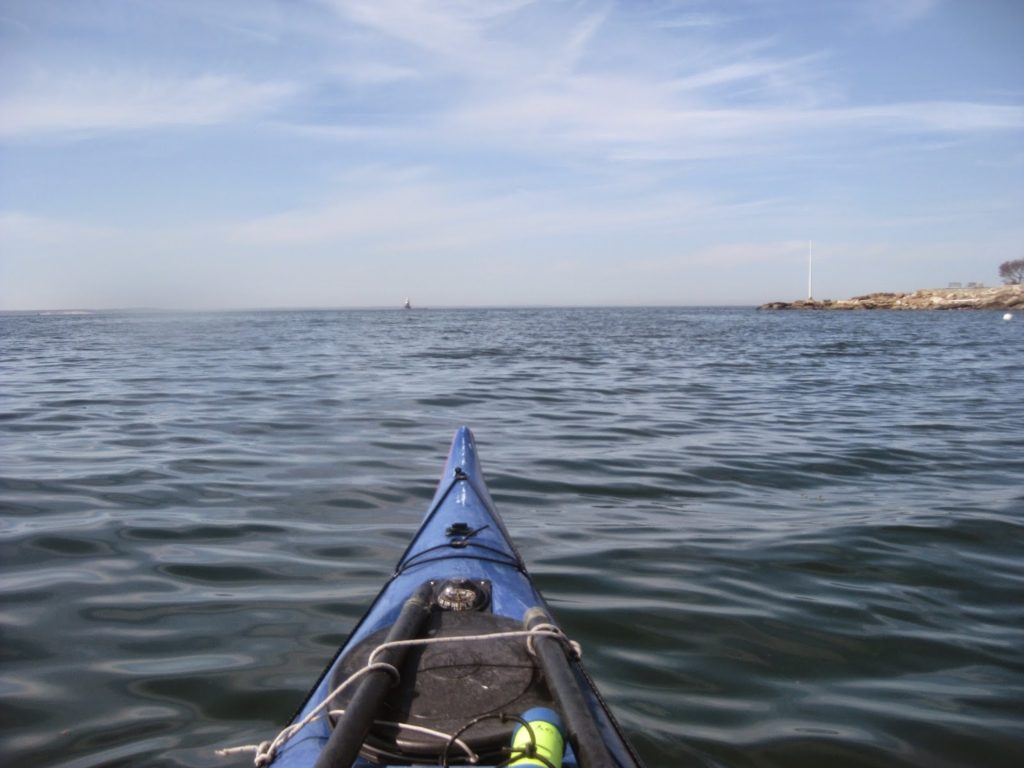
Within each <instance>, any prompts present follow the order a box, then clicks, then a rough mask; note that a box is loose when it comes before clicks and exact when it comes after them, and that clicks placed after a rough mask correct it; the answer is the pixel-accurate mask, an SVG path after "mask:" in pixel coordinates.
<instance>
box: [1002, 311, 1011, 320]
mask: <svg viewBox="0 0 1024 768" xmlns="http://www.w3.org/2000/svg"><path fill="white" fill-rule="evenodd" d="M1003 320H1013V315H1011V314H1010V313H1009V312H1007V313H1006V314H1005V315H1003Z"/></svg>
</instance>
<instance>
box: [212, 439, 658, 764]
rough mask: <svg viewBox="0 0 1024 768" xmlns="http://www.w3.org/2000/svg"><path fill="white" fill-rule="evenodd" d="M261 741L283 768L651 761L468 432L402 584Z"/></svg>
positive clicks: (394, 581)
mask: <svg viewBox="0 0 1024 768" xmlns="http://www.w3.org/2000/svg"><path fill="white" fill-rule="evenodd" d="M537 713H541V714H537ZM537 718H539V719H537ZM556 721H557V726H556V725H554V724H553V723H554V722H556ZM563 723H564V725H563ZM563 731H564V734H563ZM551 734H554V735H555V736H557V738H554V737H553V736H551ZM549 737H550V738H549ZM552 738H554V741H551V739H552ZM555 742H557V744H558V746H557V747H555V746H552V744H554V743H555ZM562 745H564V748H563V746H562ZM248 749H249V750H250V751H255V752H256V756H255V761H254V762H255V764H256V765H257V766H267V765H272V766H274V768H299V767H300V766H301V767H302V768H308V767H309V766H315V768H339V766H345V767H346V768H348V766H354V767H356V768H371V767H372V768H381V767H384V766H392V765H405V766H410V765H412V766H416V765H442V766H446V765H455V764H466V763H469V764H476V765H481V764H482V765H491V766H504V765H514V766H519V765H523V766H526V765H534V766H548V767H549V768H642V764H641V762H640V760H639V757H637V755H636V753H635V751H634V750H633V748H632V746H631V745H630V744H629V743H628V741H627V740H626V738H625V736H624V735H623V734H622V732H621V729H620V728H619V726H618V724H617V723H616V722H615V720H614V718H613V717H612V715H611V713H610V711H609V710H608V708H607V706H606V704H605V703H604V701H603V699H602V698H601V696H600V694H599V692H598V691H597V689H596V687H595V686H594V684H593V682H592V681H591V679H590V677H589V676H588V675H587V673H586V671H585V670H584V669H583V667H582V665H581V663H580V649H579V645H578V644H576V643H573V642H571V641H569V640H568V638H567V637H566V636H565V634H564V633H563V631H562V630H561V629H560V628H559V627H558V625H557V624H556V623H555V621H554V620H553V619H552V618H551V612H550V610H549V609H548V607H547V606H546V604H545V602H544V599H543V597H542V596H541V595H540V593H539V592H538V591H537V589H536V587H535V586H534V585H533V583H532V581H531V579H530V577H529V574H528V572H527V570H526V566H525V564H524V561H523V559H522V557H521V556H520V554H519V552H518V551H517V550H516V548H515V546H514V545H513V543H512V541H511V539H510V537H509V535H508V532H507V530H506V529H505V526H504V524H503V522H502V520H501V518H500V517H499V516H498V514H497V511H496V510H495V508H494V504H493V501H492V500H491V498H490V494H489V493H488V491H487V487H486V484H485V483H484V481H483V475H482V472H481V470H480V465H479V461H478V459H477V456H476V446H475V442H474V440H473V436H472V433H471V432H470V431H469V430H468V429H467V428H465V427H463V428H461V429H460V430H458V431H457V432H456V435H455V438H454V440H453V443H452V449H451V452H450V454H449V457H448V462H447V464H446V467H445V471H444V473H443V474H442V478H441V481H440V483H439V484H438V489H437V491H436V493H435V495H434V499H433V501H432V503H431V505H430V507H429V508H428V511H427V514H426V516H425V517H424V520H423V522H422V524H421V525H420V528H419V529H418V531H417V532H416V534H415V535H414V536H413V538H412V540H411V541H410V543H409V546H408V547H407V548H406V550H405V552H404V553H403V554H402V556H401V558H400V559H399V561H398V564H397V566H396V568H395V570H394V573H393V574H392V576H391V577H390V579H388V580H387V582H386V583H385V585H384V587H383V588H382V589H381V591H380V593H379V594H378V595H377V598H376V599H375V600H374V602H373V603H372V605H371V606H370V607H369V609H368V610H367V612H366V614H365V615H364V616H363V618H362V619H361V620H360V621H359V623H358V624H357V625H356V627H355V629H354V630H353V631H352V633H351V635H350V636H349V638H348V640H347V641H346V642H345V643H344V644H343V645H342V647H341V648H340V649H339V650H338V652H337V653H336V654H335V657H334V659H332V661H331V662H330V663H329V664H328V665H327V667H326V669H325V670H324V672H323V674H322V675H321V677H320V679H319V680H318V681H317V682H316V684H315V685H314V687H313V689H312V690H311V691H310V693H309V695H308V696H307V697H306V701H305V703H304V704H303V705H302V707H300V709H299V711H298V712H297V713H296V715H295V716H294V717H293V718H292V721H291V724H290V725H289V726H287V727H286V728H285V729H284V730H282V731H281V732H280V733H279V734H278V736H277V737H276V738H275V739H274V740H273V741H271V742H264V743H263V744H261V745H259V746H258V747H255V746H253V747H249V748H248ZM230 752H231V753H232V754H233V753H234V750H230ZM545 755H546V756H545Z"/></svg>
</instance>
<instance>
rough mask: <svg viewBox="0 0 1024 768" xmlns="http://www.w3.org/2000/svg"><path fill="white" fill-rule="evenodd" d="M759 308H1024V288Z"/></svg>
mask: <svg viewBox="0 0 1024 768" xmlns="http://www.w3.org/2000/svg"><path fill="white" fill-rule="evenodd" d="M759 309H846V310H856V309H897V310H904V309H1024V286H1022V285H1000V286H998V287H995V288H922V289H921V290H918V291H914V292H913V293H869V294H867V295H865V296H854V297H853V298H851V299H800V300H797V301H771V302H768V303H767V304H762V305H761V306H760V307H759Z"/></svg>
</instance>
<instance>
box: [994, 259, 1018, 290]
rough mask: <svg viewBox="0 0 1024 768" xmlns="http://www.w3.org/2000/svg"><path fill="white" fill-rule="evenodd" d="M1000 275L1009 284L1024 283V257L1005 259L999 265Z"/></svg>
mask: <svg viewBox="0 0 1024 768" xmlns="http://www.w3.org/2000/svg"><path fill="white" fill-rule="evenodd" d="M999 276H1000V277H1001V278H1003V282H1004V283H1006V284H1007V285H1020V284H1021V283H1024V259H1015V260H1013V261H1004V262H1003V263H1002V264H1000V265H999Z"/></svg>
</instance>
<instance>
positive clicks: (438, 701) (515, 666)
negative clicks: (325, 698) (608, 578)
mask: <svg viewBox="0 0 1024 768" xmlns="http://www.w3.org/2000/svg"><path fill="white" fill-rule="evenodd" d="M522 629H523V625H522V623H520V622H517V621H513V620H512V619H507V618H504V617H501V616H495V615H493V614H490V613H480V612H475V611H474V612H461V613H459V612H448V611H443V612H442V611H435V612H434V614H433V615H432V616H431V617H430V619H429V625H428V629H427V631H426V634H425V635H424V636H425V637H457V636H464V635H480V634H494V633H497V632H509V631H521V630H522ZM387 632H388V628H386V627H385V628H384V629H382V630H380V631H379V632H376V633H374V634H372V635H370V636H369V637H367V638H366V639H365V640H363V642H361V643H359V644H358V645H357V646H355V647H354V648H353V649H352V651H351V652H350V653H348V654H347V656H346V658H345V662H344V663H343V664H342V665H341V666H340V668H339V669H338V670H337V671H336V672H335V676H334V679H333V680H332V687H333V686H336V685H338V683H340V682H341V681H342V680H344V679H345V678H346V677H348V676H349V675H351V674H352V673H353V672H355V671H356V670H358V669H359V668H360V667H362V666H363V665H365V664H366V660H367V659H368V657H369V655H370V653H372V652H373V650H374V649H375V648H376V647H377V646H378V645H380V644H381V643H382V642H383V641H384V638H385V636H386V635H387ZM401 675H402V682H401V684H400V685H399V686H398V687H396V688H394V689H393V690H392V692H391V693H390V695H389V696H388V698H387V700H386V702H385V704H384V706H383V708H382V710H381V712H380V713H379V714H378V716H377V719H379V720H387V721H393V722H402V723H412V724H414V725H419V726H424V727H426V728H433V729H434V730H437V731H441V732H443V733H449V734H450V733H454V732H456V731H458V730H460V729H461V728H462V727H463V726H465V725H466V724H467V723H469V722H470V721H471V720H473V719H474V718H477V717H480V716H482V715H500V714H507V715H521V714H522V713H523V712H525V711H526V710H528V709H530V708H531V707H551V706H553V702H552V698H551V694H550V693H549V692H548V688H547V685H546V684H545V683H544V679H543V677H542V674H541V671H540V668H539V667H538V666H537V665H536V663H535V661H534V659H533V657H532V656H531V655H530V653H529V652H528V651H527V649H526V638H524V637H513V638H507V637H499V638H495V639H493V640H486V641H473V642H465V643H442V644H436V645H428V646H424V647H421V648H413V649H412V650H410V652H409V655H408V657H407V658H406V661H405V663H404V664H403V667H402V670H401ZM355 687H356V686H355V685H353V686H352V687H351V688H350V689H349V691H346V692H343V693H342V694H341V695H340V696H339V697H338V698H337V699H336V700H335V702H334V703H333V704H332V706H331V709H344V708H345V706H346V704H347V703H348V698H349V696H350V695H351V693H352V692H354V690H355ZM515 725H516V724H515V723H514V722H511V721H510V722H506V723H502V722H501V721H500V720H499V719H497V718H491V719H488V720H484V721H482V722H480V723H478V724H476V725H474V726H473V727H472V728H471V729H469V730H468V731H466V733H464V734H463V735H462V736H461V738H462V740H463V741H465V742H466V743H468V744H469V745H470V746H471V747H472V748H473V750H474V751H476V752H477V753H478V754H479V755H480V756H481V757H482V758H493V757H496V756H500V754H501V750H502V749H503V748H504V747H507V746H508V745H509V744H511V740H512V731H513V729H514V727H515ZM444 744H445V742H444V740H442V739H438V738H436V737H432V736H428V735H425V734H418V733H414V732H412V731H408V730H402V731H398V730H396V729H395V728H393V727H388V726H379V725H378V726H374V727H373V729H372V730H371V731H370V734H369V736H368V737H367V739H366V741H365V743H364V747H363V755H364V757H367V758H369V759H381V758H387V759H389V760H392V761H394V760H398V761H407V760H422V759H423V758H428V759H429V758H433V759H435V760H436V758H437V757H438V756H439V755H440V753H441V751H442V749H443V748H444ZM449 754H450V755H451V757H452V762H458V761H459V759H460V758H461V757H462V756H463V754H464V753H463V752H462V751H461V750H460V749H458V748H456V747H453V748H452V749H451V750H450V752H449Z"/></svg>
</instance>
